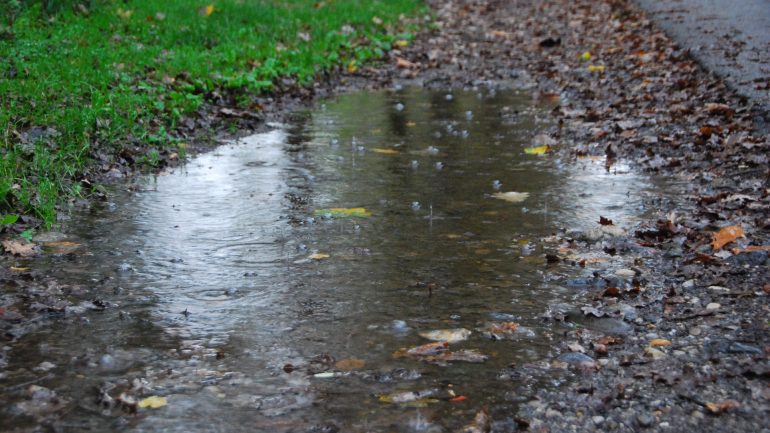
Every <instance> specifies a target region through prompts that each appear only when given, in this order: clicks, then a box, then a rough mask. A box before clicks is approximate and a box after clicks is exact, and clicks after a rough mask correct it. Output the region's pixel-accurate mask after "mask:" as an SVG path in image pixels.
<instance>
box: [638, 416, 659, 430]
mask: <svg viewBox="0 0 770 433" xmlns="http://www.w3.org/2000/svg"><path fill="white" fill-rule="evenodd" d="M636 421H637V422H638V423H639V425H640V426H641V427H652V426H653V425H654V424H655V417H654V416H652V415H650V414H647V413H643V414H639V415H637V416H636Z"/></svg>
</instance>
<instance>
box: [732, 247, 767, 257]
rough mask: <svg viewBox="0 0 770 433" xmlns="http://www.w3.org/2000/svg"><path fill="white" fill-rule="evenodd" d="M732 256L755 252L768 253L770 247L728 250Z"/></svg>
mask: <svg viewBox="0 0 770 433" xmlns="http://www.w3.org/2000/svg"><path fill="white" fill-rule="evenodd" d="M730 251H731V252H732V253H733V254H736V255H738V254H741V253H753V252H757V251H767V252H770V245H749V246H747V247H746V248H733V249H732V250H730Z"/></svg>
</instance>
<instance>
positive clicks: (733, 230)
mask: <svg viewBox="0 0 770 433" xmlns="http://www.w3.org/2000/svg"><path fill="white" fill-rule="evenodd" d="M742 237H745V234H744V233H743V227H741V226H740V225H735V226H730V227H725V228H723V229H722V230H719V231H718V232H716V233H715V234H714V241H713V242H711V247H712V248H714V250H718V249H720V248H722V247H723V246H725V245H727V244H729V243H730V242H732V241H734V240H736V239H738V238H742Z"/></svg>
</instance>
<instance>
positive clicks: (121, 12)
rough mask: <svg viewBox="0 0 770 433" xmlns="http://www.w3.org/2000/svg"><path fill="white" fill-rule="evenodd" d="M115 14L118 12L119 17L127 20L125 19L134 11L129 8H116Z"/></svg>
mask: <svg viewBox="0 0 770 433" xmlns="http://www.w3.org/2000/svg"><path fill="white" fill-rule="evenodd" d="M117 14H118V16H119V17H121V18H123V19H124V20H127V19H129V18H131V15H133V14H134V11H132V10H130V9H121V8H118V10H117Z"/></svg>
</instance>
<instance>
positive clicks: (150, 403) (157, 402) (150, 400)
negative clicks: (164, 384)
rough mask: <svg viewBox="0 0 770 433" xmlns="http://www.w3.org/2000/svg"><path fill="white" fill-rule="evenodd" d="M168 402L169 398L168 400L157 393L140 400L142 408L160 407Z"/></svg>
mask: <svg viewBox="0 0 770 433" xmlns="http://www.w3.org/2000/svg"><path fill="white" fill-rule="evenodd" d="M167 404H168V400H166V397H159V396H157V395H153V396H151V397H147V398H145V399H142V400H140V401H139V407H140V408H142V409H144V408H150V409H158V408H161V407H163V406H165V405H167Z"/></svg>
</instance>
